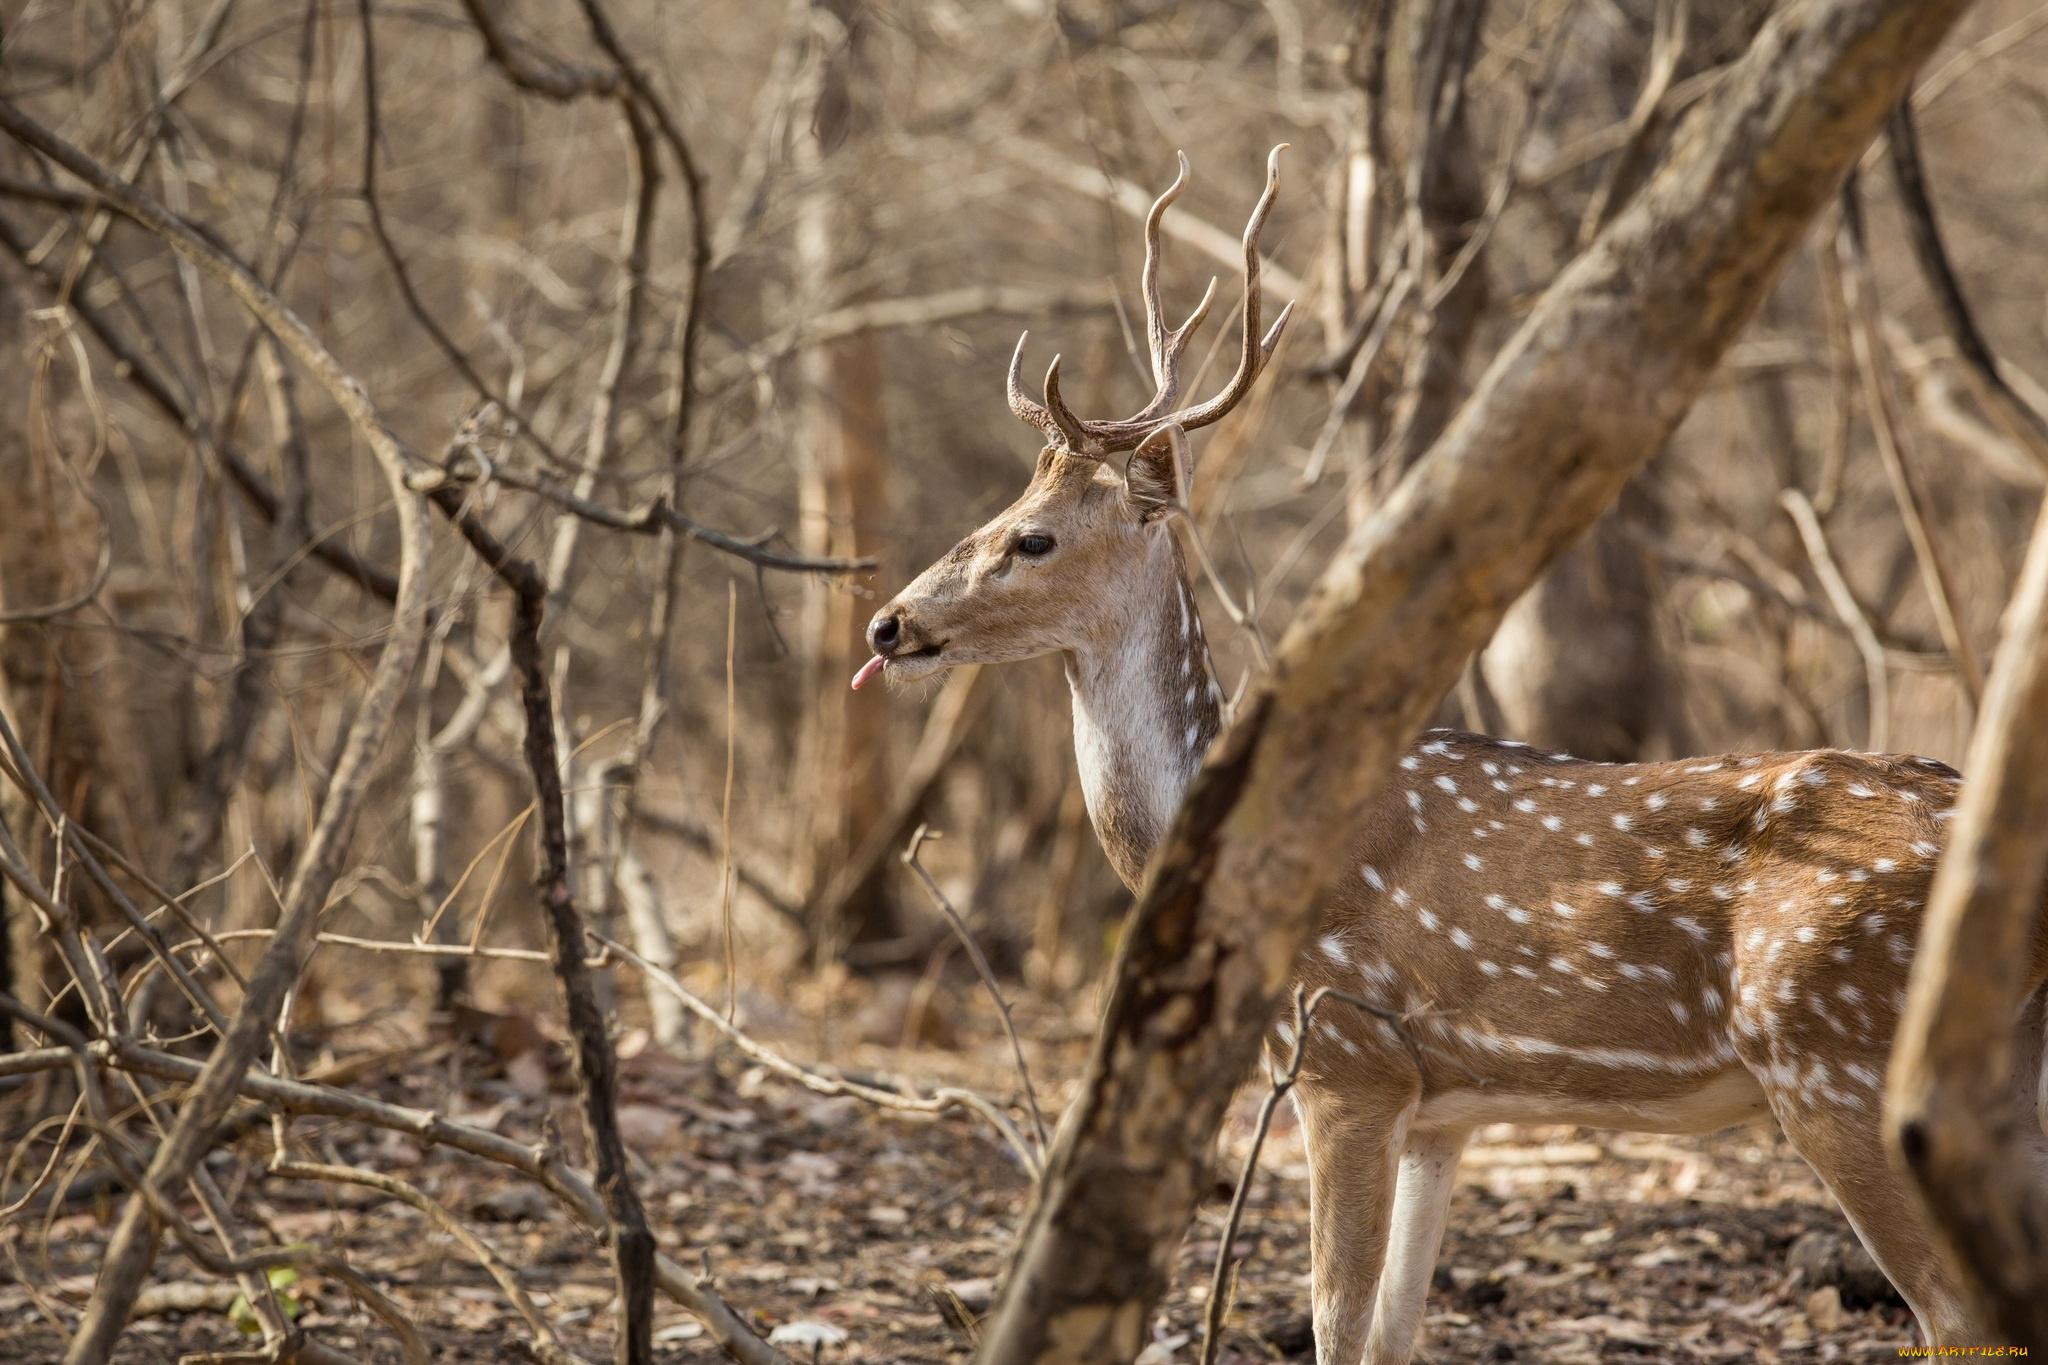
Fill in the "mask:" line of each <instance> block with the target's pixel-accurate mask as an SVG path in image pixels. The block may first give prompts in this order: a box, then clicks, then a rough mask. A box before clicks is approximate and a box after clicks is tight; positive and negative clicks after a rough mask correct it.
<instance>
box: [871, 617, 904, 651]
mask: <svg viewBox="0 0 2048 1365" xmlns="http://www.w3.org/2000/svg"><path fill="white" fill-rule="evenodd" d="M902 638H903V623H902V622H901V621H898V620H897V619H896V613H895V612H892V611H880V612H876V613H875V619H874V620H872V621H870V622H868V648H869V649H872V650H873V651H875V653H877V654H884V655H886V654H887V653H888V652H889V651H890V650H892V649H894V648H896V642H897V641H898V640H900V639H902Z"/></svg>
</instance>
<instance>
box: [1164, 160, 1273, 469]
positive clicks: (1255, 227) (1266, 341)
mask: <svg viewBox="0 0 2048 1365" xmlns="http://www.w3.org/2000/svg"><path fill="white" fill-rule="evenodd" d="M1287 145H1288V144H1286V143H1284V142H1283V143H1281V144H1280V145H1279V146H1277V147H1275V148H1274V149H1273V150H1272V151H1270V152H1268V153H1267V154H1266V188H1265V191H1264V192H1263V193H1262V194H1260V195H1259V202H1258V203H1257V204H1255V205H1253V207H1252V216H1251V217H1250V218H1249V219H1248V220H1247V221H1246V222H1245V225H1244V340H1243V349H1242V350H1241V351H1240V352H1239V354H1238V360H1237V373H1236V374H1234V375H1232V376H1231V378H1230V383H1229V384H1227V385H1225V386H1224V389H1223V392H1221V393H1219V394H1217V395H1216V396H1215V397H1214V398H1211V399H1210V400H1209V401H1208V402H1206V403H1203V404H1202V405H1200V406H1199V407H1194V408H1189V409H1188V410H1187V411H1186V412H1185V413H1183V414H1182V415H1181V417H1180V424H1181V426H1183V427H1185V428H1186V429H1188V430H1189V431H1193V430H1194V429H1195V428H1196V427H1205V426H1208V425H1209V424H1210V423H1211V422H1215V421H1218V420H1220V419H1221V418H1222V417H1223V416H1224V415H1225V414H1226V413H1228V412H1229V411H1230V410H1231V409H1232V408H1234V407H1236V406H1237V405H1238V403H1239V402H1241V401H1242V400H1243V398H1244V396H1245V394H1247V393H1249V392H1250V391H1251V387H1252V381H1253V380H1255V379H1257V378H1258V377H1259V371H1261V370H1263V369H1264V368H1265V367H1266V358H1267V357H1268V356H1270V355H1271V354H1272V353H1273V347H1275V346H1277V345H1279V344H1280V332H1281V329H1282V328H1284V327H1285V326H1286V325H1287V319H1288V317H1289V315H1290V314H1292V313H1293V311H1294V305H1293V304H1292V303H1289V304H1288V305H1287V307H1286V308H1285V309H1283V310H1282V311H1281V314H1280V316H1279V317H1278V318H1277V319H1275V320H1274V322H1273V330H1272V331H1271V332H1269V333H1267V334H1266V335H1265V336H1264V337H1263V338H1262V337H1261V336H1260V335H1259V313H1260V303H1261V301H1262V296H1261V292H1260V289H1259V264H1260V263H1259V234H1260V233H1261V232H1263V231H1264V230H1265V227H1266V217H1267V215H1268V214H1270V213H1272V211H1273V201H1274V200H1275V199H1277V198H1278V197H1279V195H1280V153H1282V152H1284V151H1286V150H1287Z"/></svg>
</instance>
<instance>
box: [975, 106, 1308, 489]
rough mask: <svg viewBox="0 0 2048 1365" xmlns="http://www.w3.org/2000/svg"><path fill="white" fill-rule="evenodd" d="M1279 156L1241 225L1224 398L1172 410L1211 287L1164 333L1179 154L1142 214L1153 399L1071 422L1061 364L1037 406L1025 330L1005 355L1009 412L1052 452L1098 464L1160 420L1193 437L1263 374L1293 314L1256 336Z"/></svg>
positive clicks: (1182, 178)
mask: <svg viewBox="0 0 2048 1365" xmlns="http://www.w3.org/2000/svg"><path fill="white" fill-rule="evenodd" d="M1286 150H1287V144H1286V143H1284V142H1283V143H1281V144H1280V145H1279V146H1277V147H1275V148H1274V149H1273V150H1272V151H1271V152H1269V153H1268V154H1267V156H1266V188H1265V190H1264V191H1263V192H1262V193H1261V194H1260V195H1259V202H1258V203H1257V204H1255V205H1254V206H1253V207H1252V214H1251V218H1250V219H1249V220H1248V221H1247V222H1246V223H1245V226H1244V316H1243V328H1244V338H1243V344H1242V349H1241V351H1240V353H1239V356H1238V362H1237V373H1236V374H1234V375H1232V376H1231V379H1230V383H1229V384H1228V385H1226V386H1225V387H1224V389H1223V392H1221V393H1219V394H1217V395H1216V396H1215V397H1214V398H1211V399H1210V400H1209V401H1208V402H1206V403H1202V404H1199V405H1197V406H1194V407H1189V408H1182V409H1181V410H1180V411H1178V412H1173V411H1172V410H1171V409H1172V407H1173V404H1174V401H1175V400H1176V399H1177V398H1178V397H1179V393H1180V358H1181V353H1182V352H1183V351H1184V350H1185V349H1186V348H1187V343H1188V340H1189V339H1190V338H1191V337H1192V336H1193V335H1194V333H1195V330H1196V329H1197V328H1199V327H1200V326H1201V325H1202V322H1203V320H1204V319H1206V318H1207V317H1208V316H1209V307H1210V305H1211V304H1212V303H1214V302H1215V299H1216V281H1215V280H1213V279H1211V280H1210V281H1209V288H1208V290H1207V292H1205V293H1204V294H1203V295H1202V301H1201V302H1200V303H1199V304H1197V305H1195V311H1194V312H1193V313H1191V314H1189V315H1188V320H1187V321H1186V322H1184V323H1182V324H1181V325H1180V326H1179V327H1178V328H1176V329H1174V330H1172V331H1168V330H1167V327H1166V319H1165V316H1164V313H1163V310H1162V309H1161V306H1160V302H1159V225H1160V221H1161V220H1162V219H1163V218H1164V217H1165V216H1166V210H1167V208H1168V207H1169V206H1170V205H1171V204H1172V203H1173V201H1174V200H1175V199H1178V198H1179V197H1180V194H1181V191H1182V190H1183V189H1184V188H1186V185H1187V181H1188V159H1187V156H1186V155H1185V154H1182V155H1181V157H1180V174H1179V175H1177V176H1176V177H1175V178H1174V182H1173V183H1172V184H1171V185H1169V186H1167V187H1166V192H1165V193H1164V194H1162V195H1160V196H1159V198H1158V199H1156V200H1154V201H1153V204H1152V208H1151V211H1150V212H1149V213H1147V214H1146V215H1145V268H1144V275H1143V289H1144V295H1145V340H1146V343H1147V345H1148V346H1149V348H1150V349H1151V352H1152V374H1153V377H1154V378H1155V379H1156V380H1158V383H1159V391H1158V393H1156V394H1155V395H1154V396H1153V399H1152V401H1151V402H1150V403H1147V404H1146V405H1145V407H1144V410H1143V411H1141V412H1139V413H1138V414H1137V415H1136V416H1133V417H1128V418H1125V419H1124V420H1123V421H1120V422H1090V421H1085V420H1083V419H1082V418H1079V417H1076V416H1075V415H1074V414H1073V413H1072V412H1071V411H1070V410H1069V409H1068V408H1067V405H1066V403H1065V402H1064V401H1063V400H1062V399H1061V397H1060V362H1059V357H1057V356H1055V357H1053V362H1052V365H1051V367H1050V368H1049V369H1047V371H1046V373H1045V401H1044V402H1043V403H1039V402H1036V401H1034V400H1033V399H1032V398H1030V397H1029V396H1028V395H1027V394H1026V393H1025V392H1024V342H1025V341H1026V340H1027V339H1028V338H1029V337H1030V335H1031V334H1030V333H1029V332H1026V333H1025V334H1024V335H1023V336H1021V337H1019V338H1018V339H1017V349H1016V351H1015V352H1014V353H1013V354H1012V355H1011V356H1010V379H1009V386H1010V411H1012V412H1014V413H1016V414H1017V416H1019V417H1021V418H1022V419H1024V420H1025V421H1026V422H1029V423H1030V424H1031V425H1032V426H1034V427H1037V428H1038V429H1039V430H1040V431H1042V432H1044V433H1045V438H1046V441H1047V443H1048V444H1049V445H1050V446H1051V447H1052V448H1053V449H1055V450H1060V451H1064V452H1065V453H1067V454H1070V455H1085V456H1088V457H1090V458H1092V459H1101V458H1102V457H1104V456H1106V455H1110V454H1113V453H1114V452H1116V451H1120V450H1129V449H1131V448H1132V447H1134V446H1136V445H1137V444H1138V443H1139V442H1140V441H1142V440H1144V439H1145V437H1146V436H1147V435H1149V434H1150V433H1151V432H1152V431H1153V430H1154V429H1156V428H1157V427H1158V426H1159V425H1160V424H1161V423H1162V422H1178V423H1179V424H1180V425H1181V427H1182V428H1183V429H1185V430H1188V431H1193V430H1195V429H1196V428H1198V427H1205V426H1208V425H1210V424H1211V423H1213V422H1215V421H1217V420H1219V419H1221V418H1222V417H1223V416H1224V415H1225V414H1227V413H1228V412H1229V411H1230V410H1231V409H1232V408H1234V407H1236V406H1237V405H1238V403H1239V402H1240V401H1242V400H1243V398H1244V396H1245V394H1247V393H1248V392H1250V391H1251V386H1252V382H1253V381H1254V380H1256V379H1257V378H1258V377H1259V374H1260V372H1261V371H1262V370H1264V369H1265V367H1266V362H1267V360H1269V359H1270V358H1271V357H1272V354H1273V348H1274V347H1275V346H1277V345H1279V343H1280V335H1281V332H1282V331H1283V330H1284V329H1285V328H1286V326H1287V320H1288V318H1289V317H1291V316H1292V315H1293V313H1294V305H1293V304H1292V303H1289V304H1288V305H1287V306H1286V307H1285V308H1283V309H1281V310H1280V316H1279V317H1278V318H1276V319H1274V321H1273V326H1272V329H1271V330H1269V331H1268V332H1267V333H1266V334H1265V335H1264V336H1263V337H1261V336H1260V335H1259V315H1260V312H1261V305H1262V304H1263V301H1264V296H1263V295H1262V294H1261V293H1260V291H1259V266H1260V260H1259V234H1260V233H1261V232H1262V231H1263V230H1264V229H1265V226H1266V218H1267V215H1269V214H1270V213H1271V212H1272V211H1273V202H1274V200H1275V199H1277V198H1278V197H1279V193H1280V153H1282V152H1284V151H1286Z"/></svg>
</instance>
